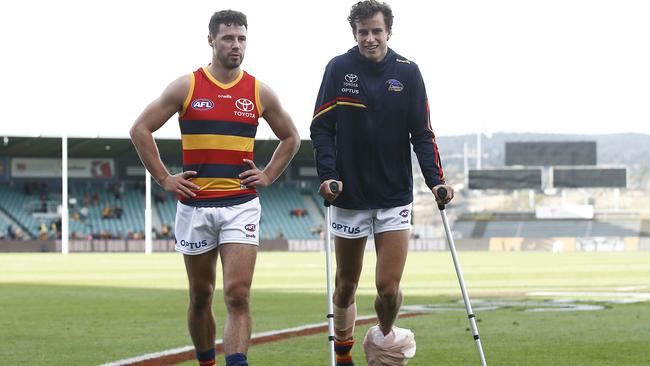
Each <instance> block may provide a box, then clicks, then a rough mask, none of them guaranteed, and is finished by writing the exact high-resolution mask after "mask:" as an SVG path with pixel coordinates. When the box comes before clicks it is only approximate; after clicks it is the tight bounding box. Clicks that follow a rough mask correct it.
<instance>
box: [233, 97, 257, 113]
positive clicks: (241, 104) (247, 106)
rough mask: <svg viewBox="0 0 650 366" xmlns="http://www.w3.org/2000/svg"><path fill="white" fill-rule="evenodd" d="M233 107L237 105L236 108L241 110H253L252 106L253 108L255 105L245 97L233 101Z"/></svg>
mask: <svg viewBox="0 0 650 366" xmlns="http://www.w3.org/2000/svg"><path fill="white" fill-rule="evenodd" d="M235 107H237V109H239V110H240V111H242V112H250V111H252V110H253V108H255V105H254V104H253V102H251V101H250V100H248V99H246V98H239V99H237V101H236V102H235Z"/></svg>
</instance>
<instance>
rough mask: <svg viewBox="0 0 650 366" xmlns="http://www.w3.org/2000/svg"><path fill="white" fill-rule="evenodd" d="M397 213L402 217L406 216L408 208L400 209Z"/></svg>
mask: <svg viewBox="0 0 650 366" xmlns="http://www.w3.org/2000/svg"><path fill="white" fill-rule="evenodd" d="M399 215H400V216H402V217H406V216H408V215H409V210H402V211H401V212H400V213H399Z"/></svg>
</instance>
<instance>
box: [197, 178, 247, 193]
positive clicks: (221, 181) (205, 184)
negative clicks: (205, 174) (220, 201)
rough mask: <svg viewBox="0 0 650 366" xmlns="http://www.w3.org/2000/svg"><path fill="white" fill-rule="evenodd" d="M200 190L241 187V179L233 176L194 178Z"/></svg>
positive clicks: (222, 189) (228, 189)
mask: <svg viewBox="0 0 650 366" xmlns="http://www.w3.org/2000/svg"><path fill="white" fill-rule="evenodd" d="M192 183H194V184H196V185H198V186H199V187H201V188H200V189H199V190H200V191H232V190H236V189H241V180H239V179H233V178H192Z"/></svg>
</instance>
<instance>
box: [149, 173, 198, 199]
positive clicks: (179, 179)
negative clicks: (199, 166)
mask: <svg viewBox="0 0 650 366" xmlns="http://www.w3.org/2000/svg"><path fill="white" fill-rule="evenodd" d="M195 175H196V172H195V171H193V170H188V171H186V172H182V173H178V174H174V175H168V176H166V177H165V178H163V179H162V180H161V181H160V182H158V184H160V186H161V187H163V189H164V190H166V191H167V192H171V193H174V194H176V195H181V196H183V197H185V198H193V197H196V193H194V192H192V190H195V191H197V190H199V189H200V188H201V187H199V186H197V185H196V184H194V183H192V181H191V180H190V179H191V178H192V177H193V176H195Z"/></svg>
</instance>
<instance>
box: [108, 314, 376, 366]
mask: <svg viewBox="0 0 650 366" xmlns="http://www.w3.org/2000/svg"><path fill="white" fill-rule="evenodd" d="M374 318H376V316H375V315H368V316H362V317H358V318H357V321H364V320H369V319H374ZM320 327H327V323H317V324H307V325H303V326H299V327H294V328H286V329H280V330H272V331H268V332H261V333H254V334H253V335H252V336H251V342H252V341H254V340H255V339H259V338H264V337H268V336H279V335H284V334H293V333H297V332H304V331H308V330H312V329H316V328H320ZM216 343H217V344H221V343H223V340H222V339H219V340H217V342H216ZM192 350H194V346H185V347H180V348H173V349H169V350H166V351H161V352H154V353H147V354H145V355H141V356H136V357H131V358H125V359H122V360H118V361H113V362H109V363H104V364H101V365H100V366H126V365H131V364H134V363H137V362H143V361H149V360H154V359H156V358H161V357H166V356H173V355H177V354H181V353H185V352H190V351H192Z"/></svg>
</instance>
